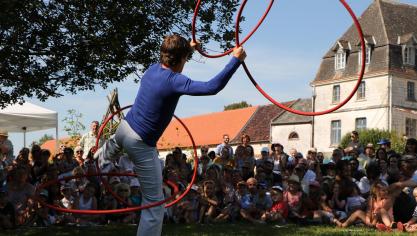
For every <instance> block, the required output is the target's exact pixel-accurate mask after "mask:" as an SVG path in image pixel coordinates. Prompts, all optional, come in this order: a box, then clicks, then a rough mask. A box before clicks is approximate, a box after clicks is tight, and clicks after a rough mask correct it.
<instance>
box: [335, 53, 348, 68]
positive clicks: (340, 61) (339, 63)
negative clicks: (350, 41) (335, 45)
mask: <svg viewBox="0 0 417 236" xmlns="http://www.w3.org/2000/svg"><path fill="white" fill-rule="evenodd" d="M345 67H346V51H344V50H338V51H337V53H336V57H335V69H336V70H341V69H345Z"/></svg>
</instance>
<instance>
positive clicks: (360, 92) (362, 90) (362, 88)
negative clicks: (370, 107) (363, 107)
mask: <svg viewBox="0 0 417 236" xmlns="http://www.w3.org/2000/svg"><path fill="white" fill-rule="evenodd" d="M365 90H366V86H365V81H362V82H361V84H360V85H359V88H358V92H357V99H365Z"/></svg>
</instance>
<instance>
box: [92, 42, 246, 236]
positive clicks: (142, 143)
mask: <svg viewBox="0 0 417 236" xmlns="http://www.w3.org/2000/svg"><path fill="white" fill-rule="evenodd" d="M198 46H199V44H198V43H197V42H191V43H190V42H188V41H187V40H186V39H185V38H183V37H181V36H179V35H171V36H167V37H166V38H165V39H164V41H163V43H162V46H161V50H160V63H158V64H154V65H152V66H150V67H149V68H148V70H147V71H146V72H145V74H144V75H143V78H142V79H141V84H140V88H139V91H138V94H137V96H136V99H135V102H134V104H133V106H132V108H131V110H130V111H129V112H128V113H127V115H126V119H125V120H123V121H122V122H121V123H120V125H119V127H118V129H117V131H116V134H115V135H114V136H113V137H112V138H111V139H109V140H108V141H107V142H106V143H105V145H103V147H102V148H101V149H99V150H98V151H97V152H96V154H95V157H96V158H99V161H100V162H101V163H106V162H108V161H109V160H111V159H112V158H114V157H116V156H117V154H118V153H119V152H120V151H121V150H122V149H123V150H124V151H125V152H127V154H128V155H129V158H130V159H131V160H132V162H133V164H134V171H135V173H136V174H138V176H139V177H138V178H139V182H140V185H141V190H142V196H143V197H142V204H146V205H147V204H150V203H152V202H157V201H161V200H163V199H164V196H163V193H162V169H161V164H160V161H159V159H158V154H157V149H156V143H157V141H158V139H159V138H160V137H161V135H162V133H163V132H164V130H165V129H166V127H167V126H168V124H169V122H170V121H171V119H172V116H173V114H174V111H175V108H176V106H177V104H178V100H179V98H180V97H181V96H182V95H192V96H203V95H215V94H217V93H218V92H220V91H221V90H222V89H223V88H224V87H225V86H226V84H227V83H228V82H229V80H230V78H231V77H232V75H233V74H234V73H235V72H236V70H237V68H239V66H240V64H241V62H242V61H243V60H244V59H245V58H246V53H245V51H244V49H243V48H242V47H239V48H235V49H234V51H233V57H232V59H231V60H230V62H229V63H228V64H227V65H226V66H225V68H224V69H223V70H222V71H220V73H219V74H217V75H216V76H215V77H214V78H212V79H211V80H209V81H207V82H201V81H194V80H191V79H190V78H188V77H187V76H185V75H182V74H181V72H182V70H183V68H184V65H185V63H186V62H187V59H188V58H189V57H191V55H192V53H193V51H194V49H195V48H196V47H198ZM163 216H164V206H163V205H161V206H157V207H153V208H148V209H145V210H143V211H142V214H141V219H140V223H139V227H138V231H137V235H141V236H143V235H152V236H153V235H161V230H162V221H163Z"/></svg>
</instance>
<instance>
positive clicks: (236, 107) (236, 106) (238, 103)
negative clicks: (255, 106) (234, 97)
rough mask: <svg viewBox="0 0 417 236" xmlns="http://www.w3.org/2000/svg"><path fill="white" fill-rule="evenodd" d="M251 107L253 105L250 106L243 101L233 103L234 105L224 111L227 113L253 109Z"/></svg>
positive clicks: (228, 106)
mask: <svg viewBox="0 0 417 236" xmlns="http://www.w3.org/2000/svg"><path fill="white" fill-rule="evenodd" d="M251 106H252V105H251V104H248V103H247V102H246V101H241V102H236V103H232V104H229V105H226V106H224V110H225V111H229V110H236V109H240V108H245V107H251Z"/></svg>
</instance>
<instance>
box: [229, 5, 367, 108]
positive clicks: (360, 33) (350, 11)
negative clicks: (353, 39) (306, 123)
mask: <svg viewBox="0 0 417 236" xmlns="http://www.w3.org/2000/svg"><path fill="white" fill-rule="evenodd" d="M339 1H340V2H341V3H342V4H343V6H344V7H345V8H346V10H347V11H348V12H349V14H350V15H351V17H352V19H353V22H354V23H355V26H356V29H357V30H358V33H359V37H360V40H361V50H362V52H365V39H364V37H363V32H362V27H361V25H360V23H359V21H358V18H357V17H356V15H355V13H354V12H353V10H352V9H351V8H350V6H349V4H347V3H346V2H345V0H339ZM242 11H243V9H242ZM242 11H239V14H238V18H237V19H239V18H240V17H241V14H242ZM236 29H239V21H236ZM235 37H236V45H237V46H240V45H241V43H240V42H239V33H237V31H236V33H235ZM361 54H362V55H361V56H362V57H361V61H362V65H361V70H360V72H359V77H358V82H357V83H356V85H355V87H354V88H353V90H352V92H351V93H350V94H349V96H348V97H347V98H346V99H345V100H343V101H342V102H341V103H339V104H338V105H337V106H335V107H333V108H330V109H328V110H325V111H318V112H305V111H300V110H296V109H292V108H290V107H287V106H285V105H284V104H282V103H279V102H278V101H276V100H275V99H273V98H272V97H271V96H269V95H268V94H267V93H266V92H265V91H264V90H263V89H262V88H261V86H259V84H258V83H257V82H256V81H255V79H254V78H253V76H252V74H251V73H250V71H249V69H248V67H247V65H246V63H245V62H242V66H243V69H244V70H245V72H246V74H247V75H248V77H249V79H250V81H251V82H252V84H253V85H254V86H255V87H256V89H258V91H259V92H260V93H261V94H262V95H263V96H264V97H265V98H266V99H268V100H269V101H270V102H272V103H273V104H275V105H276V106H278V107H280V108H282V109H284V110H286V111H288V112H291V113H294V114H297V115H303V116H318V115H324V114H328V113H330V112H333V111H336V110H337V109H339V108H341V107H342V106H344V105H345V104H346V103H348V102H349V101H350V99H352V97H353V96H354V95H355V93H356V91H357V90H358V88H359V86H360V84H361V82H362V79H363V75H364V73H365V57H366V54H365V53H361Z"/></svg>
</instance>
